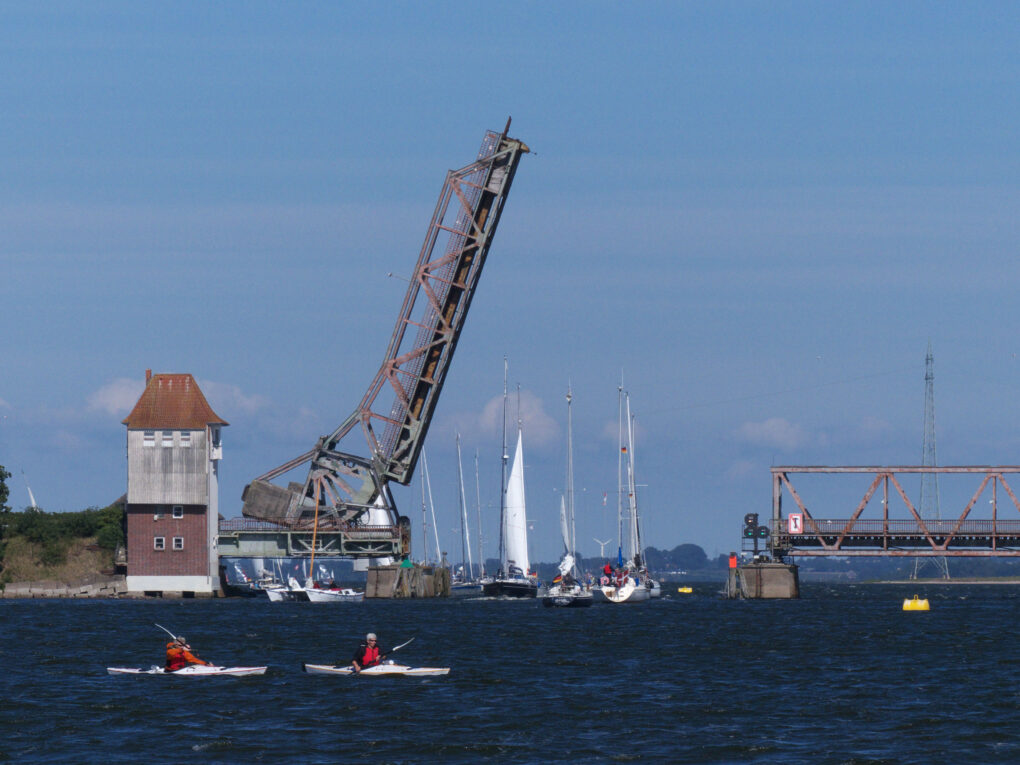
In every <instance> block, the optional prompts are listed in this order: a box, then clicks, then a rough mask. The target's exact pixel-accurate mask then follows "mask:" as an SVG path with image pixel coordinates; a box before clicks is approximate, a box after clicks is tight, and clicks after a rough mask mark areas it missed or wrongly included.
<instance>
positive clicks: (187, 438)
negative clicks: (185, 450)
mask: <svg viewBox="0 0 1020 765" xmlns="http://www.w3.org/2000/svg"><path fill="white" fill-rule="evenodd" d="M181 446H191V431H190V430H182V431H181Z"/></svg>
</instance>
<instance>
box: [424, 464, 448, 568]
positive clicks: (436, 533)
mask: <svg viewBox="0 0 1020 765" xmlns="http://www.w3.org/2000/svg"><path fill="white" fill-rule="evenodd" d="M421 462H422V465H423V466H424V468H425V483H426V484H427V486H428V490H429V510H430V511H431V512H432V533H433V535H434V536H435V538H436V563H437V564H442V562H443V552H442V550H443V548H442V547H441V546H440V545H439V524H438V523H436V503H435V501H434V500H433V499H432V478H431V477H430V476H429V462H428V459H426V457H425V450H424V449H422V450H421Z"/></svg>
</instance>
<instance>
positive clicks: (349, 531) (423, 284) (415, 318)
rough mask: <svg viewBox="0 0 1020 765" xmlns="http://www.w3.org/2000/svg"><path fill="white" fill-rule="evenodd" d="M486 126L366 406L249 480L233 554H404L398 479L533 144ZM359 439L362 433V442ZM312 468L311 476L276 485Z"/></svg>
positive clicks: (409, 469)
mask: <svg viewBox="0 0 1020 765" xmlns="http://www.w3.org/2000/svg"><path fill="white" fill-rule="evenodd" d="M509 128H510V121H509V120H507V124H506V128H505V129H504V130H503V131H502V132H501V133H499V132H493V131H489V132H487V133H486V134H485V137H484V139H483V141H482V146H481V149H480V150H479V152H478V156H477V159H476V160H475V161H474V162H472V163H471V164H469V165H467V166H465V167H462V168H461V169H459V170H451V171H450V172H448V173H447V175H446V180H445V182H444V183H443V188H442V191H441V192H440V195H439V201H438V202H437V204H436V208H435V212H434V213H433V215H432V220H431V221H430V223H429V226H428V229H427V231H426V234H425V242H424V244H423V245H422V248H421V251H420V252H419V254H418V260H417V263H416V265H415V267H414V271H413V273H412V274H411V276H410V279H409V285H408V289H407V294H406V295H405V297H404V302H403V304H402V306H401V309H400V314H399V317H398V318H397V323H396V326H395V328H394V330H393V335H392V337H391V338H390V342H389V345H388V347H387V349H386V355H385V359H384V361H383V363H382V365H381V366H380V367H379V371H378V372H377V373H376V375H375V377H374V378H373V379H372V382H371V384H370V385H369V386H368V390H367V391H366V392H365V395H364V397H363V398H362V399H361V402H360V403H359V404H358V405H357V407H356V408H355V409H354V411H353V412H352V413H351V415H350V416H349V417H347V419H345V420H344V421H343V422H342V423H341V424H340V426H339V427H337V428H336V429H335V430H334V431H333V432H332V433H329V434H328V435H324V436H322V437H321V438H319V439H318V441H317V442H316V444H315V446H314V447H313V448H312V449H310V450H309V451H307V452H305V453H304V454H300V455H298V456H297V457H295V458H294V459H292V460H289V461H288V462H286V463H284V464H282V465H280V466H279V467H277V468H274V469H273V470H270V471H268V472H266V473H264V474H262V475H260V476H259V477H257V478H255V479H254V480H253V481H252V482H251V483H249V484H248V485H247V486H246V487H245V489H244V494H243V496H242V498H243V500H244V507H243V509H242V513H243V515H244V518H242V519H237V520H226V521H223V522H221V524H220V534H219V551H220V554H221V555H222V556H231V557H279V556H294V555H315V556H326V557H344V558H356V559H370V558H394V559H401V558H406V556H407V555H408V554H409V552H410V549H411V536H410V535H411V532H410V523H409V521H408V519H407V518H406V517H405V516H402V515H400V514H399V512H398V510H397V507H396V504H395V503H394V501H393V497H392V495H391V493H390V483H391V482H396V483H398V484H401V485H404V486H406V485H407V484H408V483H410V481H411V478H412V475H413V474H414V469H415V466H416V465H417V462H418V457H419V455H420V454H421V450H422V446H423V444H424V441H425V436H426V434H427V433H428V429H429V424H430V423H431V420H432V416H433V413H434V412H435V407H436V403H437V402H438V400H439V395H440V393H441V391H442V389H443V383H444V381H445V379H446V375H447V373H448V371H449V368H450V363H451V361H452V359H453V354H454V351H455V350H456V347H457V341H458V339H459V337H460V334H461V331H462V330H463V327H464V322H465V320H466V318H467V314H468V309H469V308H470V307H471V301H472V299H473V297H474V294H475V290H476V288H477V286H478V280H479V278H480V276H481V273H482V268H483V267H484V265H485V261H486V258H487V257H488V254H489V250H490V247H491V245H492V241H493V237H494V236H495V233H496V227H497V225H498V224H499V220H500V216H501V214H502V212H503V206H504V205H505V203H506V200H507V195H508V194H509V192H510V186H511V184H512V183H513V179H514V175H515V173H516V171H517V165H518V163H519V162H520V160H521V157H522V156H523V155H524V154H526V153H527V152H528V151H529V149H528V147H527V146H526V145H525V144H524V143H523V142H521V141H519V140H517V139H516V138H511V137H509V135H508V131H509ZM359 437H360V438H359ZM305 464H310V467H309V469H308V473H307V476H306V477H305V478H304V480H303V482H290V483H288V485H286V486H280V485H277V484H275V483H273V480H274V479H277V478H280V477H281V476H284V475H285V474H286V473H289V472H290V471H293V470H295V469H297V468H300V467H301V466H303V465H305Z"/></svg>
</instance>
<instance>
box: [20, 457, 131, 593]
mask: <svg viewBox="0 0 1020 765" xmlns="http://www.w3.org/2000/svg"><path fill="white" fill-rule="evenodd" d="M10 477H11V474H10V472H8V471H7V470H6V469H5V468H4V466H3V465H0V573H2V570H3V559H4V554H5V552H6V549H7V545H8V543H9V542H10V541H11V540H12V539H14V538H15V537H23V538H24V539H26V540H27V541H28V542H31V543H32V544H34V545H36V546H37V547H38V562H40V563H42V564H44V565H47V566H56V565H60V564H61V563H64V562H65V560H66V559H67V550H68V548H69V547H70V546H71V543H72V542H73V541H74V540H76V539H89V538H93V537H94V538H95V540H96V544H97V545H99V546H100V547H102V548H104V549H108V550H111V551H112V550H116V549H117V546H118V545H121V544H123V543H124V510H123V508H121V507H120V506H119V505H110V506H108V507H103V508H98V507H90V508H87V509H85V510H80V511H78V512H70V513H47V512H45V511H44V510H42V509H40V508H38V507H30V508H27V509H26V510H24V511H22V512H13V511H12V510H11V508H10V507H9V506H8V505H7V500H8V498H9V497H10V489H9V487H8V485H7V479H8V478H10Z"/></svg>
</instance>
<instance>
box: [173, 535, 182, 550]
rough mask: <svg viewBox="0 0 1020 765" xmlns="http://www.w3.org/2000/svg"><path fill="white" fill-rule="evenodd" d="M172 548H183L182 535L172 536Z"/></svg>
mask: <svg viewBox="0 0 1020 765" xmlns="http://www.w3.org/2000/svg"><path fill="white" fill-rule="evenodd" d="M174 549H175V550H183V549H184V537H174Z"/></svg>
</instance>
